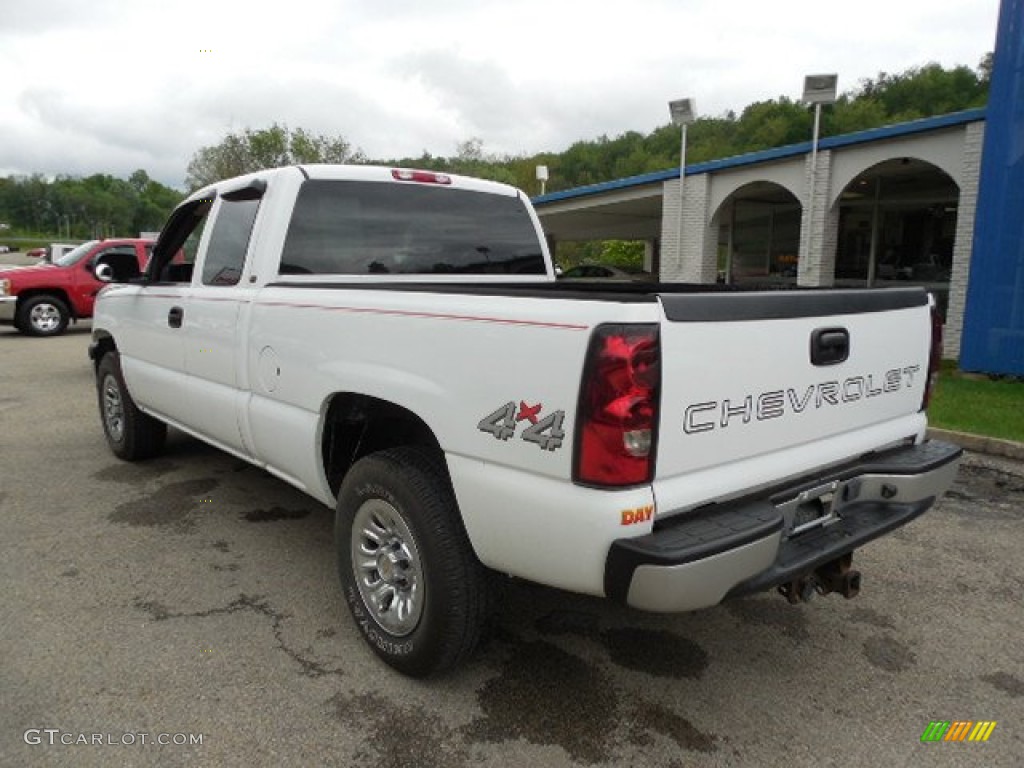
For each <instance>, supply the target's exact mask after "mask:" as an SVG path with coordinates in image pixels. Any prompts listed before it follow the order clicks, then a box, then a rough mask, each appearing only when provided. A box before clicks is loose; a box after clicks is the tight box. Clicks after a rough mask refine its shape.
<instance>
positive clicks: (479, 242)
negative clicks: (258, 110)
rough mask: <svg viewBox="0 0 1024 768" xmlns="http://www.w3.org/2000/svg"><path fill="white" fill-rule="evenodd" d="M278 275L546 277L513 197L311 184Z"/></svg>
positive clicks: (415, 187)
mask: <svg viewBox="0 0 1024 768" xmlns="http://www.w3.org/2000/svg"><path fill="white" fill-rule="evenodd" d="M280 272H281V274H284V275H287V274H293V275H295V274H302V275H308V274H344V275H368V274H380V275H388V274H391V275H427V274H478V275H483V274H504V275H508V274H528V275H539V274H544V257H543V255H542V254H541V248H540V243H539V241H538V238H537V232H536V230H535V229H534V227H533V221H532V220H531V218H530V215H529V213H528V212H527V209H526V207H525V206H524V205H523V203H522V201H521V200H519V198H518V197H507V196H505V195H494V194H487V193H480V192H469V191H466V190H460V189H451V188H450V187H437V186H433V185H425V184H414V183H409V184H405V183H399V184H391V183H386V182H364V181H326V180H310V181H307V182H305V183H304V184H303V185H302V189H301V190H300V191H299V196H298V199H297V200H296V202H295V211H294V213H293V214H292V220H291V223H290V225H289V227H288V235H287V238H286V240H285V245H284V253H283V255H282V257H281V267H280Z"/></svg>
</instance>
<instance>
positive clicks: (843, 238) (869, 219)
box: [836, 157, 960, 317]
mask: <svg viewBox="0 0 1024 768" xmlns="http://www.w3.org/2000/svg"><path fill="white" fill-rule="evenodd" d="M959 202H960V189H959V187H957V184H956V182H955V181H953V179H952V178H951V177H950V176H949V174H947V173H946V172H945V171H943V170H941V169H940V168H938V167H936V166H935V165H932V164H931V163H928V162H926V161H924V160H918V159H916V158H912V157H902V158H896V159H893V160H886V161H885V162H882V163H878V164H877V165H873V166H871V167H870V168H868V169H867V170H866V171H864V172H863V173H861V174H860V175H859V176H857V177H856V178H854V179H853V181H851V182H850V183H849V184H847V185H846V187H845V189H843V191H842V192H841V193H840V195H839V197H838V199H837V201H836V205H838V206H839V233H838V235H839V236H838V241H837V244H836V285H846V286H864V285H866V286H874V287H885V286H890V285H907V284H914V285H923V286H924V287H926V288H927V289H928V290H929V291H931V292H932V293H934V294H935V296H936V300H937V301H938V304H939V309H940V311H941V312H942V315H943V317H945V313H946V303H947V300H948V296H949V278H950V271H951V268H952V264H953V247H954V245H955V238H956V217H957V209H958V206H959Z"/></svg>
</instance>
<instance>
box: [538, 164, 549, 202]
mask: <svg viewBox="0 0 1024 768" xmlns="http://www.w3.org/2000/svg"><path fill="white" fill-rule="evenodd" d="M537 181H539V182H540V193H541V194H542V195H543V194H544V187H545V185H546V184H547V181H548V167H547V166H546V165H538V166H537Z"/></svg>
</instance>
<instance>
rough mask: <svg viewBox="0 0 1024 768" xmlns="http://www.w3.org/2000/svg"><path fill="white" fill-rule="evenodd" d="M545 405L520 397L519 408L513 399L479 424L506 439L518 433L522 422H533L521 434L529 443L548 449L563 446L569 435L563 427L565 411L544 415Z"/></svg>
mask: <svg viewBox="0 0 1024 768" xmlns="http://www.w3.org/2000/svg"><path fill="white" fill-rule="evenodd" d="M543 407H544V406H543V404H542V403H537V404H536V405H527V404H526V401H525V400H520V401H519V407H518V409H517V408H516V404H515V401H513V400H509V401H508V402H507V403H505V404H504V405H503V406H501V407H500V408H496V409H495V410H494V411H492V412H491V413H489V414H487V415H486V416H484V417H483V418H482V419H480V421H479V422H477V425H476V428H477V429H479V430H480V431H481V432H486V433H488V434H490V435H494V437H495V438H496V439H498V440H502V441H504V440H508V439H509V438H510V437H514V436H515V433H516V428H517V427H518V426H519V422H529V424H530V425H529V426H528V427H527V428H526V429H524V430H523V432H522V434H521V435H520V437H521V438H522V439H523V440H525V441H526V442H528V443H534V444H536V445H539V446H540V447H541V448H542V449H543V450H545V451H554V450H556V449H558V448H561V447H562V440H563V438H565V432H564V431H563V430H562V422H563V421H564V420H565V411H555V412H554V413H551V414H549V415H548V416H545V417H544V418H541V417H540V412H541V410H542V408H543Z"/></svg>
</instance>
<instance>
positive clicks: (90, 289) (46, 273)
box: [0, 239, 153, 336]
mask: <svg viewBox="0 0 1024 768" xmlns="http://www.w3.org/2000/svg"><path fill="white" fill-rule="evenodd" d="M152 249H153V241H152V240H141V239H112V240H90V241H89V242H87V243H83V244H82V245H79V246H77V247H75V248H73V249H72V250H70V251H68V252H66V253H64V255H63V256H61V257H60V258H58V259H56V260H55V261H54V262H53V263H45V264H39V265H33V266H29V267H12V268H10V269H0V323H5V324H12V323H13V325H14V326H15V327H16V328H17V329H18V330H19V331H21V332H22V333H25V334H28V335H30V336H56V335H58V334H61V333H63V332H64V331H65V330H66V329H67V327H68V323H69V322H71V321H75V320H81V319H83V318H88V317H92V310H93V304H94V303H95V300H96V294H97V293H99V291H100V289H101V288H103V286H104V283H103V282H102V281H101V280H98V279H97V278H96V275H95V271H96V268H97V267H98V266H99V265H101V264H105V265H108V266H109V268H110V269H111V271H112V274H113V275H115V276H117V278H118V279H121V280H128V279H130V278H132V277H137V276H138V275H140V274H141V273H142V270H143V268H144V267H145V265H146V262H147V261H148V260H149V255H150V253H151V252H152Z"/></svg>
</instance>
